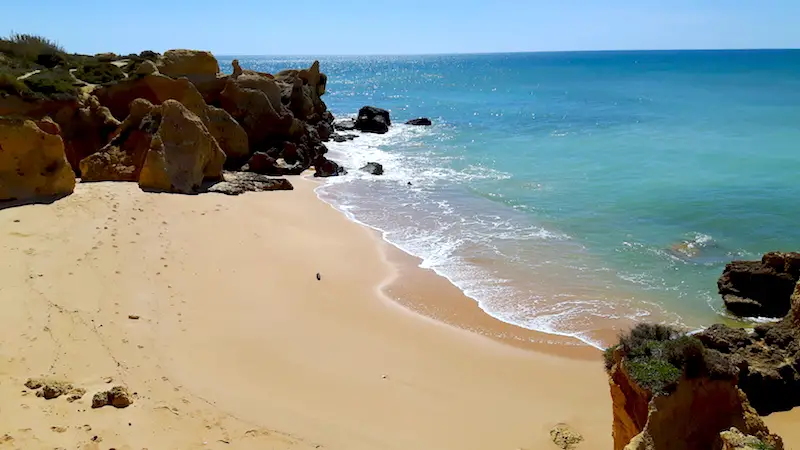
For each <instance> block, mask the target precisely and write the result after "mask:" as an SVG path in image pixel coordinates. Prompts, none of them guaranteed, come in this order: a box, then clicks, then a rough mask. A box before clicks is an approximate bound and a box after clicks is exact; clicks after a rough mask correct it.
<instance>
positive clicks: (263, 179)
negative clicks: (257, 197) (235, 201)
mask: <svg viewBox="0 0 800 450" xmlns="http://www.w3.org/2000/svg"><path fill="white" fill-rule="evenodd" d="M292 189H294V186H292V183H290V182H289V180H287V179H285V178H271V177H268V176H265V175H260V174H256V173H247V172H225V181H220V182H217V183H213V184H211V185H210V186H208V187H207V188H206V190H205V191H206V192H216V193H218V194H225V195H240V194H244V193H245V192H263V191H291V190H292Z"/></svg>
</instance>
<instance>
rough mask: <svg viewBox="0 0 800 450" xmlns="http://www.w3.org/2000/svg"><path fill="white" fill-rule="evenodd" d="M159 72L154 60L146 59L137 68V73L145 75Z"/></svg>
mask: <svg viewBox="0 0 800 450" xmlns="http://www.w3.org/2000/svg"><path fill="white" fill-rule="evenodd" d="M157 73H158V67H156V64H155V63H154V62H153V61H150V60H147V59H146V60H144V61H142V63H141V64H139V66H138V67H137V68H136V75H140V76H145V75H155V74H157Z"/></svg>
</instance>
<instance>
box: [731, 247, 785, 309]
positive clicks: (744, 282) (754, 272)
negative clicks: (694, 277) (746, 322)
mask: <svg viewBox="0 0 800 450" xmlns="http://www.w3.org/2000/svg"><path fill="white" fill-rule="evenodd" d="M798 278H800V253H794V252H791V253H779V252H772V253H767V254H765V255H764V256H763V257H762V258H761V261H733V262H731V263H730V264H728V265H727V266H725V270H724V272H723V273H722V276H721V277H720V278H719V281H718V282H717V286H718V288H719V293H720V295H722V299H723V301H724V302H725V307H726V308H727V309H728V311H730V312H731V313H733V314H735V315H737V316H741V317H775V318H781V317H784V316H785V315H786V314H787V313H788V312H789V307H790V302H789V297H791V295H792V292H793V291H794V286H795V284H796V283H797V281H798Z"/></svg>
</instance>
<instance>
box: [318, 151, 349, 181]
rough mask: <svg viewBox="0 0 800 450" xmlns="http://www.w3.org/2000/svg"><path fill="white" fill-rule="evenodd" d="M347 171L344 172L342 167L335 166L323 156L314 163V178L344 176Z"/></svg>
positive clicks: (335, 164)
mask: <svg viewBox="0 0 800 450" xmlns="http://www.w3.org/2000/svg"><path fill="white" fill-rule="evenodd" d="M346 173H347V171H346V170H344V167H342V166H340V165H339V164H337V163H336V162H335V161H331V160H330V159H328V158H325V157H324V156H320V157H319V158H317V160H316V161H314V176H315V177H335V176H339V175H344V174H346Z"/></svg>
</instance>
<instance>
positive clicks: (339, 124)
mask: <svg viewBox="0 0 800 450" xmlns="http://www.w3.org/2000/svg"><path fill="white" fill-rule="evenodd" d="M333 128H334V129H335V130H336V131H353V130H355V129H356V121H355V120H353V119H342V120H337V121H336V122H334V123H333Z"/></svg>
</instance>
